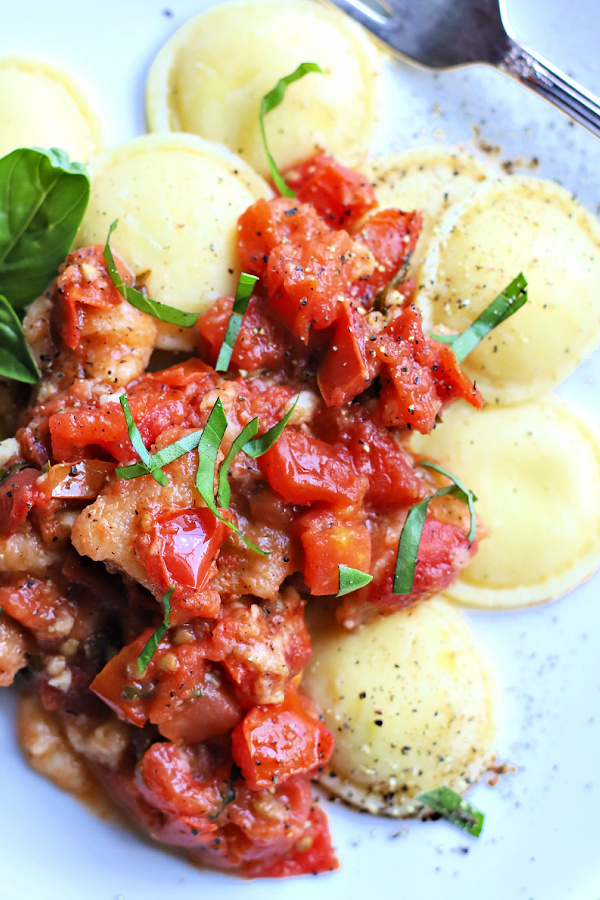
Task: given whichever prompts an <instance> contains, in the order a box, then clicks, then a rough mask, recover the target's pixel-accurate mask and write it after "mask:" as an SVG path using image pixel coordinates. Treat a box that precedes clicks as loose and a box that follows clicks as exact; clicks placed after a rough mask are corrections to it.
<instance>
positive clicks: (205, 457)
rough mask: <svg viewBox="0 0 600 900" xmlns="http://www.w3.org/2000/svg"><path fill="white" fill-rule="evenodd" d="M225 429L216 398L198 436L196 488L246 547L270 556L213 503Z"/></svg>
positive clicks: (211, 508)
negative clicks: (218, 457)
mask: <svg viewBox="0 0 600 900" xmlns="http://www.w3.org/2000/svg"><path fill="white" fill-rule="evenodd" d="M226 429H227V416H226V415H225V410H224V409H223V404H222V403H221V400H220V399H217V401H216V402H215V405H214V406H213V408H212V410H211V412H210V415H209V417H208V420H207V422H206V425H205V427H204V431H203V432H202V437H201V438H200V442H199V444H198V471H197V472H196V490H197V491H198V493H199V494H200V496H201V497H202V499H203V500H204V502H205V503H206V505H207V506H208V508H209V509H210V511H211V512H212V514H213V515H214V516H216V517H217V519H219V521H220V522H222V523H223V524H224V525H226V526H227V528H230V529H231V530H232V531H235V533H236V534H237V535H239V537H240V538H241V539H242V540H243V542H244V543H245V544H246V545H247V546H248V547H250V548H251V549H252V550H254V551H256V553H260V555H261V556H270V553H269V552H268V551H266V550H261V548H260V547H257V546H256V544H253V543H252V541H250V540H248V538H247V537H244V535H243V534H242V532H241V531H240V529H239V528H238V527H237V525H234V524H233V522H230V521H229V519H226V518H225V516H222V515H221V513H220V512H219V509H218V507H217V504H216V503H215V475H216V470H217V456H218V454H219V447H220V446H221V441H222V440H223V435H224V434H225V431H226Z"/></svg>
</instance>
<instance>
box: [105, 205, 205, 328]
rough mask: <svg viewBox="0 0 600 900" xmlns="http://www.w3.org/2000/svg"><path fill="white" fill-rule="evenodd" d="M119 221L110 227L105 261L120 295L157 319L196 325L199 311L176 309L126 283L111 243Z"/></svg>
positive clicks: (183, 325)
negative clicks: (118, 267)
mask: <svg viewBox="0 0 600 900" xmlns="http://www.w3.org/2000/svg"><path fill="white" fill-rule="evenodd" d="M118 222H119V220H118V219H115V221H114V222H113V223H112V225H111V226H110V228H109V229H108V237H107V238H106V243H105V245H104V262H105V263H106V270H107V272H108V275H109V278H110V280H111V281H112V283H113V284H114V286H115V287H116V289H117V290H118V292H119V293H120V295H121V296H122V297H124V298H125V300H127V302H128V303H131V305H132V306H135V308H136V309H139V310H141V311H142V312H145V313H148V315H150V316H154V318H155V319H160V321H161V322H168V323H169V325H179V326H180V327H182V328H190V327H191V326H192V325H195V324H196V322H197V320H198V315H199V314H198V313H188V312H184V311H183V310H182V309H175V308H174V307H172V306H167V305H166V303H159V302H158V300H152V299H151V298H150V297H146V296H145V295H144V294H142V293H141V292H140V291H137V290H136V289H135V288H134V287H131V285H130V284H126V283H125V282H124V281H123V279H122V278H121V276H120V275H119V270H118V269H117V267H116V265H115V259H114V256H113V254H112V250H111V249H110V244H109V241H110V236H111V234H112V233H113V231H114V230H115V228H116V227H117V225H118Z"/></svg>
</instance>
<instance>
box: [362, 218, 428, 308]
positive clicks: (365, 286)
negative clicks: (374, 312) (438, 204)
mask: <svg viewBox="0 0 600 900" xmlns="http://www.w3.org/2000/svg"><path fill="white" fill-rule="evenodd" d="M422 228H423V216H422V214H421V213H420V212H419V211H418V210H417V211H415V212H402V211H401V210H399V209H382V210H377V212H375V213H373V215H371V216H369V218H368V219H367V221H366V222H365V223H364V224H363V226H362V228H361V229H360V231H359V233H358V234H357V235H355V237H358V238H360V240H361V241H363V243H364V244H365V246H366V247H368V248H369V250H370V251H371V253H372V254H373V256H374V257H375V259H376V260H377V266H376V267H375V269H374V271H373V273H372V274H371V275H370V276H369V278H368V279H366V281H365V282H363V283H362V284H361V296H363V297H365V298H367V299H372V298H373V297H374V296H375V294H377V292H378V291H380V290H381V289H382V288H384V287H385V286H386V285H387V284H388V283H389V281H390V279H391V278H392V277H393V276H394V275H396V273H397V272H399V271H400V269H402V267H403V266H404V265H405V264H406V263H407V262H408V260H409V259H410V257H411V256H412V254H413V252H414V249H415V246H416V243H417V239H418V237H419V235H420V233H421V229H422Z"/></svg>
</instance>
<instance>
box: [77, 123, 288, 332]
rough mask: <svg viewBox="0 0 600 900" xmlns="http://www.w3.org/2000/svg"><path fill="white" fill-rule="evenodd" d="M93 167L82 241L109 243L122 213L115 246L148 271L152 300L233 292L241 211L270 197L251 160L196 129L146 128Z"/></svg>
mask: <svg viewBox="0 0 600 900" xmlns="http://www.w3.org/2000/svg"><path fill="white" fill-rule="evenodd" d="M90 172H91V176H92V195H91V199H90V204H89V207H88V210H87V212H86V214H85V218H84V220H83V224H82V226H81V229H80V231H79V234H78V236H77V246H80V247H81V246H85V245H87V244H103V243H104V241H105V240H106V236H107V234H108V229H109V227H110V224H111V223H112V222H113V221H114V220H115V219H118V220H119V223H118V227H117V229H116V231H115V233H114V235H113V237H112V238H111V246H113V247H114V248H115V249H116V250H117V251H118V252H119V253H120V254H121V255H122V256H123V258H124V259H126V260H127V261H128V262H129V264H130V265H131V266H132V267H133V269H134V271H135V272H136V273H137V274H138V275H139V274H141V273H149V274H148V276H147V279H146V281H145V284H146V287H147V289H148V293H149V295H150V296H151V297H152V298H153V299H155V300H158V301H159V302H161V303H166V304H168V305H170V306H174V307H177V308H178V309H182V310H185V311H191V312H202V311H203V310H205V309H206V308H207V307H208V306H210V304H211V303H212V301H213V300H214V299H215V297H217V296H220V295H223V296H225V295H231V294H232V293H233V292H235V286H236V282H237V278H238V275H239V271H240V268H239V264H238V260H237V249H236V248H237V224H236V223H237V218H238V216H239V215H240V214H241V213H242V212H243V211H244V210H245V209H246V208H247V207H248V206H249V205H250V204H251V203H253V202H254V201H255V200H256V199H257V198H258V197H260V196H267V197H269V196H271V191H270V188H269V187H268V185H267V184H266V182H265V181H263V179H262V178H260V176H258V175H257V174H256V173H255V172H254V171H253V170H252V169H251V168H250V167H249V166H247V165H246V163H244V162H243V161H242V160H241V159H239V158H238V157H236V156H235V155H234V154H232V153H230V152H229V151H228V150H226V148H224V147H222V146H220V145H219V144H213V143H212V142H210V141H205V140H202V138H199V137H196V136H195V135H146V136H144V137H140V138H136V139H135V140H132V141H129V142H128V143H126V144H122V145H121V146H119V147H117V148H115V149H114V150H110V151H108V152H107V153H105V154H103V155H102V156H100V157H97V158H96V159H94V160H93V161H92V162H91V164H90ZM165 331H166V332H167V333H169V334H170V331H169V329H166V330H165ZM163 337H164V335H163ZM160 345H161V346H166V345H167V346H172V344H169V342H168V340H163V341H162V343H161V344H160Z"/></svg>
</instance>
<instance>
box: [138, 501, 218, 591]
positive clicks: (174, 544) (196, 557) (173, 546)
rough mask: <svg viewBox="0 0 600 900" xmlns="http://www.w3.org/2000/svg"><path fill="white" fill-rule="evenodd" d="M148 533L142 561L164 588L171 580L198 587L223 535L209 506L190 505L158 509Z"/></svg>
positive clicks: (202, 585)
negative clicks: (188, 506)
mask: <svg viewBox="0 0 600 900" xmlns="http://www.w3.org/2000/svg"><path fill="white" fill-rule="evenodd" d="M149 533H150V538H151V546H150V550H149V552H148V554H147V555H145V558H144V565H145V567H146V570H147V572H148V575H149V576H150V578H152V580H153V581H155V582H156V583H157V584H158V585H159V586H160V587H161V588H163V589H164V590H167V589H168V588H169V587H170V586H171V585H173V584H177V585H180V586H181V587H188V588H194V589H195V590H202V588H204V587H205V586H206V584H207V582H208V580H209V576H210V573H211V571H212V569H211V565H212V562H213V560H214V558H215V556H216V555H217V553H218V551H219V548H220V546H221V544H222V543H223V541H224V539H225V525H223V523H222V522H220V521H219V520H218V519H217V518H216V517H215V516H214V515H213V513H212V512H211V511H210V509H206V508H205V507H193V508H191V509H181V510H177V511H176V512H170V513H160V514H159V515H157V516H155V517H154V519H153V521H152V527H151V530H150V532H149Z"/></svg>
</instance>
